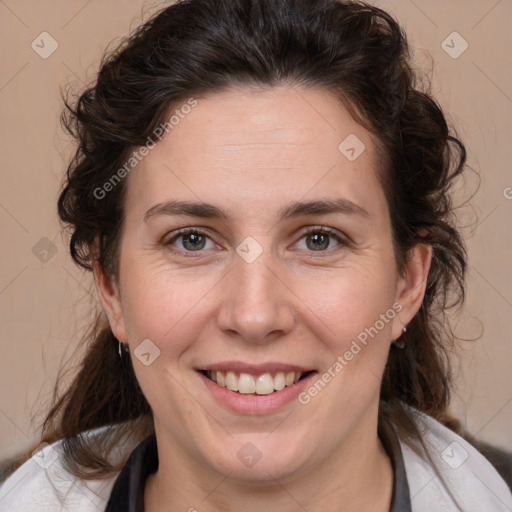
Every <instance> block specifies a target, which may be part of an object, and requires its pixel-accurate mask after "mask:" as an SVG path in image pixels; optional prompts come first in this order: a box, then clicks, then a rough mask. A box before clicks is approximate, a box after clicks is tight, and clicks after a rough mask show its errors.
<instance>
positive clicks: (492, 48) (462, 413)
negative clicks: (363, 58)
mask: <svg viewBox="0 0 512 512" xmlns="http://www.w3.org/2000/svg"><path fill="white" fill-rule="evenodd" d="M373 3H374V4H375V5H377V6H379V7H382V8H384V9H386V10H389V11H390V12H391V13H393V14H395V15H396V17H397V18H398V19H399V20H400V21H401V22H402V24H403V25H404V26H405V29H406V31H407V33H408V35H409V38H410V42H411V44H412V46H413V48H414V54H415V59H416V60H417V63H418V66H421V67H424V66H425V65H427V66H429V60H428V54H427V52H428V53H429V54H430V55H431V56H432V59H433V64H434V77H433V87H434V92H435V94H436V96H437V98H438V100H439V101H440V103H441V104H442V105H443V106H444V107H445V109H446V110H447V111H448V112H449V113H450V120H451V122H452V124H454V125H455V126H456V128H457V130H458V133H459V135H460V137H461V138H462V139H463V140H464V142H465V143H466V145H467V148H468V151H469V164H470V165H471V166H472V167H473V168H474V169H476V170H477V171H479V172H480V173H481V177H482V183H481V186H480V189H479V191H478V194H477V195H476V196H475V197H474V198H473V199H472V201H471V203H470V205H469V206H466V207H465V208H463V209H462V210H461V220H462V221H463V222H464V223H465V224H466V225H467V226H468V228H467V229H466V230H465V234H466V237H467V243H468V248H469V257H470V261H469V263H470V268H469V276H468V301H467V306H466V308H465V310H464V314H463V316H462V317H461V320H460V322H459V324H458V327H457V333H458V334H460V335H462V336H466V337H467V338H471V337H475V336H477V335H478V334H479V333H480V332H481V331H482V328H483V335H482V337H481V338H480V339H479V340H478V341H476V342H474V341H473V342H471V341H467V342H463V343H461V345H460V347H461V348H460V352H461V358H460V362H459V363H458V364H457V373H458V379H457V385H458V389H457V395H456V396H455V399H454V404H453V407H452V410H453V411H454V412H455V413H456V414H457V415H458V416H459V417H460V418H462V419H463V421H464V423H465V425H466V427H467V428H468V429H469V430H470V431H471V432H473V433H475V434H477V437H479V438H480V439H483V440H486V441H489V442H492V443H494V444H495V445H498V446H501V447H504V448H507V449H509V450H512V434H511V429H510V425H511V420H512V377H511V373H510V360H511V353H512V349H511V335H510V324H509V322H510V318H511V313H512V275H511V267H510V254H511V244H512V236H511V234H512V233H511V225H512V223H511V222H510V221H511V212H512V188H509V187H512V173H511V164H510V161H511V158H510V145H511V144H510V135H511V128H512V117H511V112H512V83H511V77H512V72H511V59H510V49H511V48H512V33H511V30H510V27H509V23H510V20H511V19H512V2H510V1H506V0H505V1H504V0H501V1H497V0H471V1H469V0H456V1H449V2H447V1H445V0H434V1H433V0H429V1H427V0H415V1H412V0H402V1H400V2H399V1H398V0H396V1H374V2H373ZM155 5H163V4H161V3H160V4H156V3H155V2H141V1H134V0H115V1H108V2H107V1H105V0H103V1H100V0H89V1H87V0H80V1H75V0H53V1H46V2H39V1H36V0H32V1H28V0H16V1H15V0H0V41H1V48H2V66H1V69H0V112H1V115H0V139H1V141H2V151H1V152H0V173H1V188H0V229H1V234H2V243H1V249H0V250H1V265H0V343H1V358H0V361H1V372H0V389H1V401H0V432H1V434H2V435H1V436H0V458H3V457H7V456H10V455H12V454H14V453H16V452H17V451H19V450H21V449H23V448H25V447H27V446H28V445H29V444H30V443H31V442H32V441H33V440H34V439H36V427H37V421H38V420H39V419H40V418H41V415H40V414H39V415H38V416H37V415H36V421H35V422H31V415H32V414H35V413H37V412H38V411H41V410H44V406H45V404H47V403H48V400H49V398H50V396H49V392H50V391H51V389H52V386H53V383H54V379H55V377H56V374H57V369H58V367H59V363H60V361H61V358H62V357H63V355H64V353H65V352H66V354H68V355H69V354H70V353H72V352H73V348H74V346H75V343H76V339H77V335H76V333H77V330H80V328H81V326H83V325H84V318H85V316H84V315H85V314H86V312H87V310H88V307H90V305H92V304H94V303H95V300H96V299H95V293H94V291H93V289H92V288H91V280H90V277H89V276H88V275H84V274H83V273H82V272H81V271H79V270H77V269H76V268H75V267H74V266H73V264H72V263H71V259H70V257H69V256H68V254H67V246H66V243H65V239H64V238H63V237H62V236H61V234H60V230H59V225H58V222H57V215H56V207H55V204H56V198H57V194H58V190H59V186H60V180H61V177H62V174H63V172H64V169H65V166H66V162H67V158H68V156H69V154H70V145H69V140H68V139H67V138H66V136H65V135H64V134H63V132H62V131H61V129H60V126H59V113H60V110H61V106H62V105H61V100H60V95H59V87H61V86H66V85H68V84H69V85H70V86H71V87H73V88H75V89H76V88H80V87H83V83H85V82H87V81H89V80H91V79H92V78H93V77H94V74H95V73H96V71H97V66H98V64H99V59H100V56H101V54H102V52H103V50H104V49H105V47H106V46H107V45H109V43H111V42H112V40H113V39H115V38H119V37H121V36H123V35H125V34H127V33H128V31H129V30H130V29H131V28H133V27H135V26H136V25H137V24H138V23H139V22H140V21H141V19H143V18H145V17H146V16H147V15H148V14H149V13H151V12H153V10H154V6H155ZM43 31H46V32H48V33H49V34H50V35H51V36H52V37H53V38H54V39H55V40H56V41H57V43H58V48H57V50H56V51H55V52H54V53H52V54H51V55H50V56H49V57H48V58H47V59H43V58H41V57H40V56H39V55H38V53H36V52H35V51H34V50H33V49H32V47H31V43H32V41H34V40H36V43H37V42H38V41H40V38H38V36H39V34H41V33H42V32H43ZM453 31H456V32H458V33H459V34H460V35H461V36H462V37H463V38H464V40H466V41H467V43H468V45H469V46H468V48H467V50H466V51H465V52H464V53H462V54H461V55H460V56H459V57H458V58H452V57H451V56H450V55H448V54H447V53H446V52H445V50H444V49H443V48H442V47H441V44H442V42H443V41H444V40H445V39H446V38H447V36H448V35H449V34H451V33H452V32H453ZM45 37H47V36H45ZM451 39H453V36H452V37H451ZM451 39H450V38H449V39H448V40H447V44H449V45H450V46H453V49H452V50H450V51H452V52H454V51H457V50H460V48H462V47H461V43H462V40H460V39H457V36H456V38H455V39H454V41H453V43H452V42H451ZM39 44H40V43H39ZM45 48H46V49H48V48H49V46H48V45H45ZM39 51H43V49H40V50H39ZM476 183H477V180H476V178H475V175H471V174H470V175H468V179H467V181H466V189H465V192H464V193H465V194H466V195H467V194H470V193H471V191H472V190H474V188H475V186H476ZM507 196H508V198H507ZM41 239H43V240H42V241H41ZM36 244H37V245H36ZM34 247H35V248H34ZM53 247H55V249H56V253H55V254H53V252H52V248H53ZM45 250H46V251H49V252H47V253H45V252H44V251H45Z"/></svg>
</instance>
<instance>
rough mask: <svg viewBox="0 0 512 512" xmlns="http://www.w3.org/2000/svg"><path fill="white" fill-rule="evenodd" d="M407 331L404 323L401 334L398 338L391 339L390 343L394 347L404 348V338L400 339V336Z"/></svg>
mask: <svg viewBox="0 0 512 512" xmlns="http://www.w3.org/2000/svg"><path fill="white" fill-rule="evenodd" d="M406 332H407V327H406V326H405V325H404V326H403V327H402V335H401V336H400V338H397V339H396V340H393V342H392V343H391V345H393V346H394V347H396V348H399V349H404V348H405V340H403V339H401V338H402V336H403V335H404V334H405V333H406Z"/></svg>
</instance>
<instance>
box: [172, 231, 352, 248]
mask: <svg viewBox="0 0 512 512" xmlns="http://www.w3.org/2000/svg"><path fill="white" fill-rule="evenodd" d="M189 234H194V235H200V236H204V237H206V238H208V239H210V240H211V238H210V236H209V235H208V234H207V233H206V232H205V231H202V230H201V229H198V228H183V229H180V230H178V231H177V232H176V233H175V234H174V236H173V237H172V238H170V239H169V240H167V241H165V242H164V245H165V246H166V247H171V248H172V249H171V250H172V251H173V252H179V253H187V254H193V253H195V252H197V253H201V252H204V250H202V249H201V250H197V251H187V250H186V249H176V248H173V247H172V244H173V243H174V242H175V241H176V240H178V239H179V238H180V237H182V236H184V235H189ZM312 234H321V235H328V236H329V237H332V238H334V239H335V240H336V241H337V242H338V244H339V245H338V246H336V247H334V248H331V249H325V250H320V251H308V252H312V253H315V252H318V253H325V252H327V253H330V252H331V251H333V250H336V248H341V247H348V246H350V242H349V240H347V239H346V238H344V237H342V236H341V235H339V234H338V233H337V232H336V231H335V230H334V229H332V228H328V227H325V226H310V227H308V228H307V229H306V230H305V231H303V232H302V233H301V237H300V238H299V240H302V239H303V238H304V237H305V236H307V235H312ZM340 246H341V247H340Z"/></svg>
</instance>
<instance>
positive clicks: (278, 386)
mask: <svg viewBox="0 0 512 512" xmlns="http://www.w3.org/2000/svg"><path fill="white" fill-rule="evenodd" d="M199 372H200V373H202V374H203V375H204V376H205V377H206V378H208V379H209V380H211V381H213V382H215V383H217V385H218V386H220V387H222V388H226V389H228V390H229V391H232V392H234V393H238V394H240V395H253V396H256V395H271V394H274V393H278V392H279V391H281V390H283V389H285V388H288V387H290V386H293V385H294V384H297V383H298V382H299V381H301V380H303V379H306V378H307V377H309V376H310V375H311V374H313V373H316V372H315V370H307V371H279V370H278V371H267V372H263V373H245V372H238V371H235V370H206V369H205V370H199Z"/></svg>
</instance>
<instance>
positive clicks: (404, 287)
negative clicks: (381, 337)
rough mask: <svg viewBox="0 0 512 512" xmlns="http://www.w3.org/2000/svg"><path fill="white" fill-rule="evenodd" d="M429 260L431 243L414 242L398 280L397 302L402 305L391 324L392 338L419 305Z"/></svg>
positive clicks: (399, 331)
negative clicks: (402, 273)
mask: <svg viewBox="0 0 512 512" xmlns="http://www.w3.org/2000/svg"><path fill="white" fill-rule="evenodd" d="M431 262H432V246H431V245H427V244H421V243H420V244H416V245H415V246H414V247H413V248H412V249H411V250H410V251H409V253H408V258H407V262H406V267H405V271H404V275H403V276H402V277H401V278H400V279H399V282H398V288H397V302H399V303H400V304H401V305H402V309H401V311H400V315H399V316H398V317H396V322H395V323H394V324H393V339H398V338H399V337H400V336H401V335H402V329H403V327H404V326H407V324H408V323H409V322H410V321H411V320H412V319H413V317H414V315H415V314H416V313H417V312H418V310H419V309H420V307H421V303H422V302H423V297H424V296H425V290H426V287H427V278H428V273H429V270H430V264H431Z"/></svg>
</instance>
